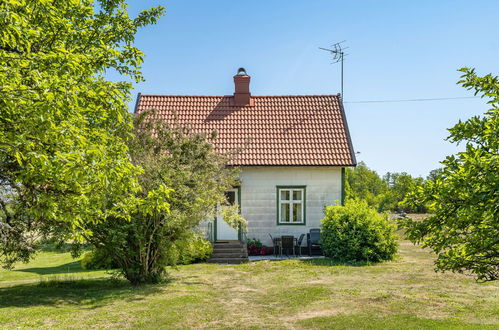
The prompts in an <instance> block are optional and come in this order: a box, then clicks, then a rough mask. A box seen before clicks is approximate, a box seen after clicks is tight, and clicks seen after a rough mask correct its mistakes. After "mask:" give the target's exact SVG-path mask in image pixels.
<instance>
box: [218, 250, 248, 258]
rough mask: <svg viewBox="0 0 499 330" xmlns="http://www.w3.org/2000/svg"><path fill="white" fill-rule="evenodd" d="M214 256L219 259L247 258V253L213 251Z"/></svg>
mask: <svg viewBox="0 0 499 330" xmlns="http://www.w3.org/2000/svg"><path fill="white" fill-rule="evenodd" d="M211 257H212V258H214V259H218V258H246V257H247V256H246V254H245V253H244V251H227V252H226V251H223V252H222V251H217V252H213V254H212V255H211Z"/></svg>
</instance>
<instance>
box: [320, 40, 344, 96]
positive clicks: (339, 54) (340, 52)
mask: <svg viewBox="0 0 499 330" xmlns="http://www.w3.org/2000/svg"><path fill="white" fill-rule="evenodd" d="M345 41H346V40H343V41H340V42H337V43H335V44H333V45H332V46H331V49H329V48H322V47H319V49H322V50H325V51H328V52H330V53H331V55H333V61H332V62H331V64H335V63H338V62H341V98H342V99H344V98H345V97H344V96H345V95H344V94H343V59H344V58H345V56H346V55H348V54H345V49H347V48H348V47H343V46H342V45H341V44H342V43H344V42H345Z"/></svg>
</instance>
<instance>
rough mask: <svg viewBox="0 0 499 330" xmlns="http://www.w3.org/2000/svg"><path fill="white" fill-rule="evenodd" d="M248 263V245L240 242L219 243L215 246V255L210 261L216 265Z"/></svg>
mask: <svg viewBox="0 0 499 330" xmlns="http://www.w3.org/2000/svg"><path fill="white" fill-rule="evenodd" d="M247 261H248V251H247V250H246V244H244V243H242V242H240V241H219V242H215V243H214V244H213V253H212V255H211V257H210V259H208V262H209V263H214V264H240V263H243V262H247Z"/></svg>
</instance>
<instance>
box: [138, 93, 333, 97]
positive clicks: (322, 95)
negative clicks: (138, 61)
mask: <svg viewBox="0 0 499 330" xmlns="http://www.w3.org/2000/svg"><path fill="white" fill-rule="evenodd" d="M144 96H146V97H147V96H154V97H158V96H163V97H207V98H208V97H217V98H220V97H233V95H181V94H142V93H141V97H144ZM331 96H332V97H339V94H285V95H251V97H258V98H260V97H331Z"/></svg>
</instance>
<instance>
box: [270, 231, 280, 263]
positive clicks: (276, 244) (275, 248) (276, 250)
mask: <svg viewBox="0 0 499 330" xmlns="http://www.w3.org/2000/svg"><path fill="white" fill-rule="evenodd" d="M269 236H270V239H271V240H272V253H273V254H274V256H276V257H277V255H278V254H281V253H282V251H281V249H282V248H281V239H280V238H279V237H272V235H270V233H269Z"/></svg>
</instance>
